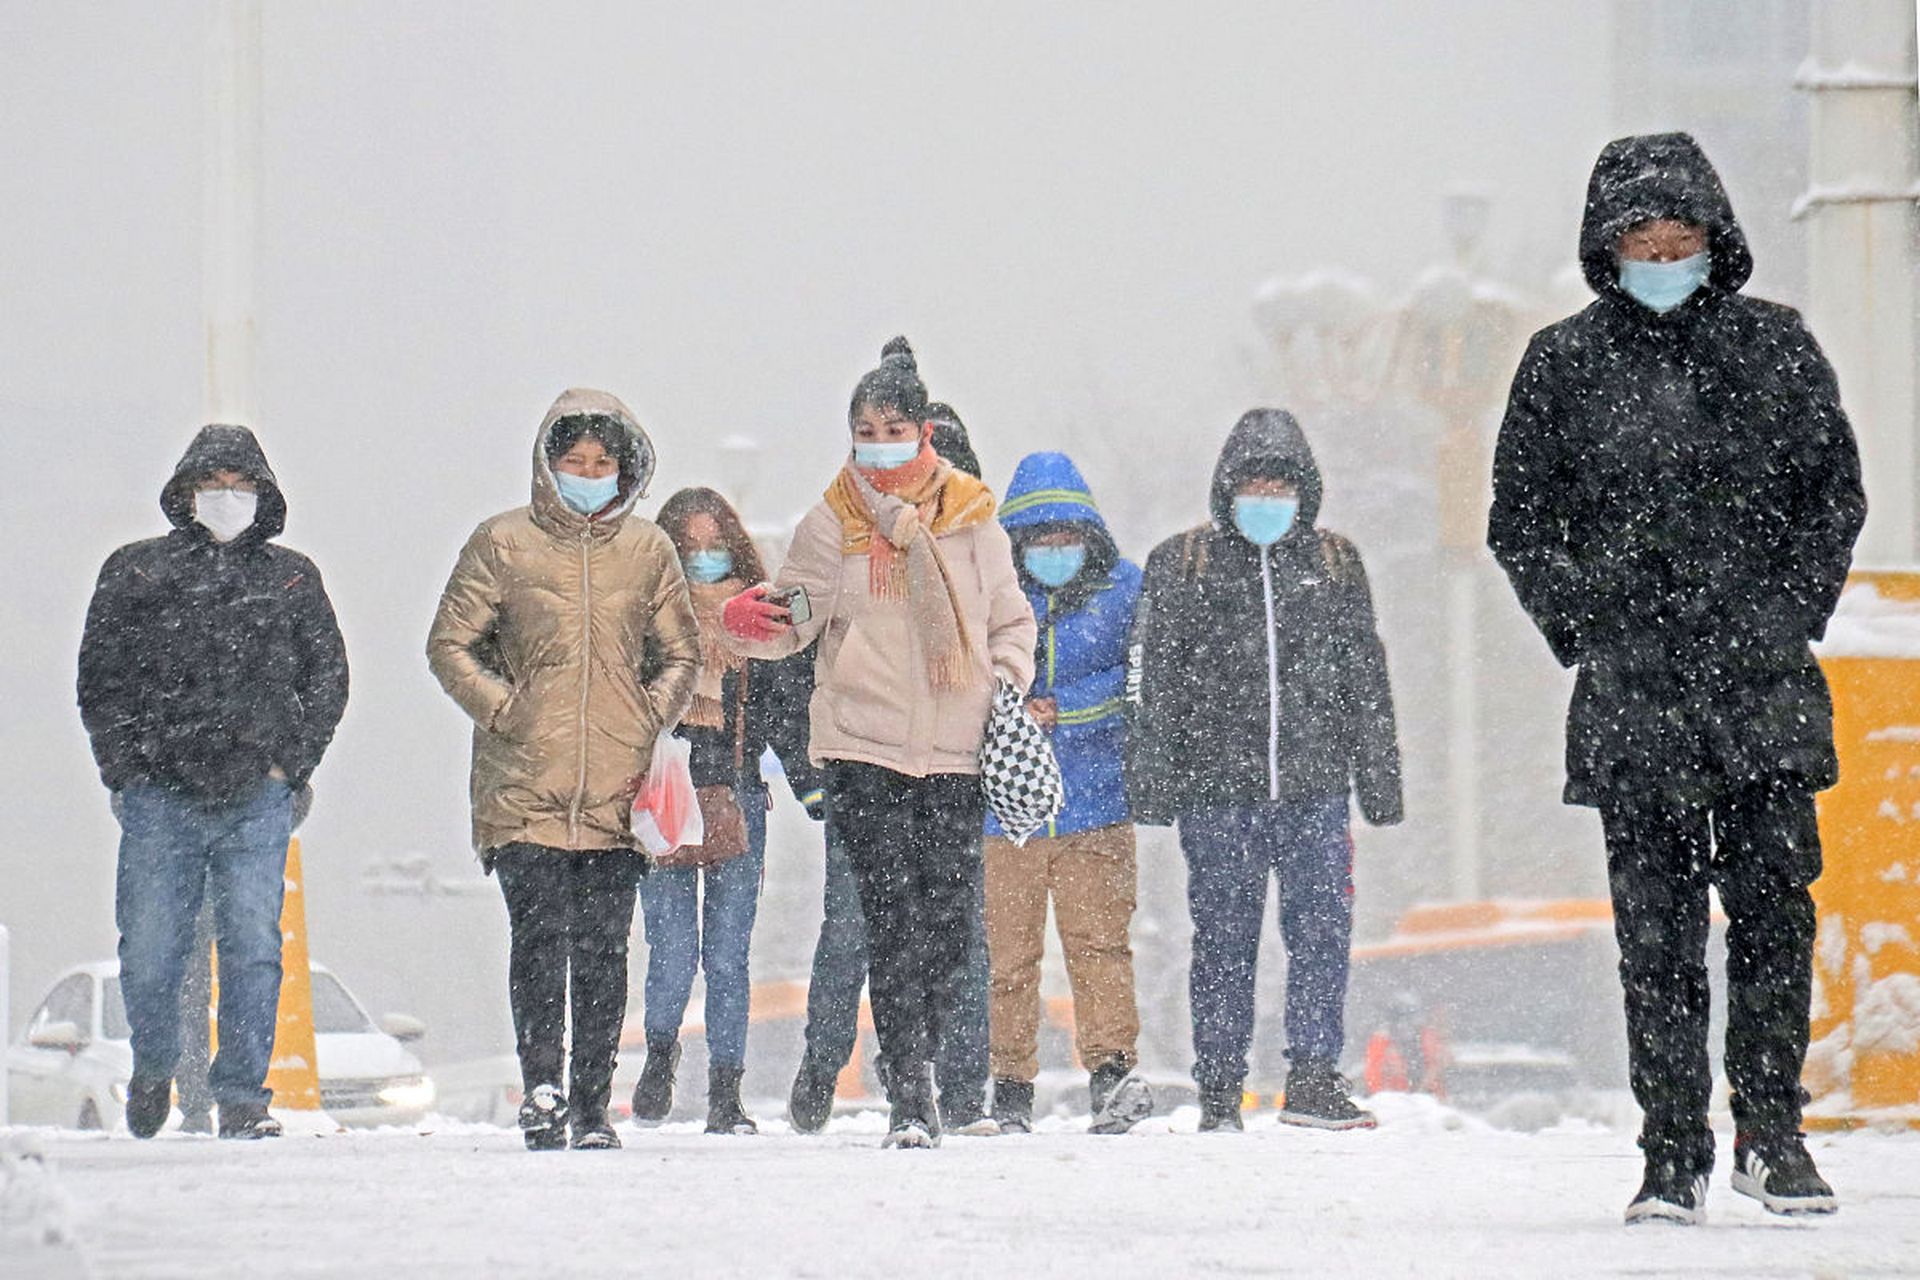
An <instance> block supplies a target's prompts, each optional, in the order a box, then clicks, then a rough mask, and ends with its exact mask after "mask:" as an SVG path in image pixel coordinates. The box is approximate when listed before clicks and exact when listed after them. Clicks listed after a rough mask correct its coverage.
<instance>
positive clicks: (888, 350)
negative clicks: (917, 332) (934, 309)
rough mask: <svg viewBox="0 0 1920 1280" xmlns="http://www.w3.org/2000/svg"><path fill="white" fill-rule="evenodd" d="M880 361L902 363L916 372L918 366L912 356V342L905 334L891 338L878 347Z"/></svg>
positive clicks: (917, 362)
mask: <svg viewBox="0 0 1920 1280" xmlns="http://www.w3.org/2000/svg"><path fill="white" fill-rule="evenodd" d="M880 363H882V364H903V365H905V366H906V367H907V368H909V369H912V370H914V371H916V372H918V370H919V368H920V362H919V361H917V360H915V359H914V358H913V344H912V343H910V342H908V341H907V338H906V335H905V334H901V335H900V336H899V337H896V338H894V339H892V340H891V341H889V342H888V343H887V345H886V346H884V347H882V348H880Z"/></svg>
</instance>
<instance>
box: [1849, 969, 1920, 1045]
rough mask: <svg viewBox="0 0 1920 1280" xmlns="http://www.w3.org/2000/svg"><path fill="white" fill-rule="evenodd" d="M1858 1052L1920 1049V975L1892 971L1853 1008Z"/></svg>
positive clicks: (1867, 989)
mask: <svg viewBox="0 0 1920 1280" xmlns="http://www.w3.org/2000/svg"><path fill="white" fill-rule="evenodd" d="M1853 1048H1854V1051H1855V1052H1856V1053H1892V1054H1906V1053H1913V1052H1916V1051H1920V977H1916V976H1914V975H1913V974H1911V973H1890V974H1888V975H1887V976H1886V977H1884V978H1877V979H1875V980H1874V981H1873V982H1872V983H1871V984H1869V985H1868V986H1867V988H1866V990H1865V991H1864V992H1863V993H1862V994H1861V996H1860V998H1859V1000H1858V1001H1857V1002H1856V1003H1855V1004H1854V1008H1853Z"/></svg>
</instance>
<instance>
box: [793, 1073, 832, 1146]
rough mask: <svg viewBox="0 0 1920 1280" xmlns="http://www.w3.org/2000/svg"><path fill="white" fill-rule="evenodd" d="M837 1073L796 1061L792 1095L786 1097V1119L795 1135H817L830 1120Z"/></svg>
mask: <svg viewBox="0 0 1920 1280" xmlns="http://www.w3.org/2000/svg"><path fill="white" fill-rule="evenodd" d="M839 1084H840V1073H839V1072H838V1071H832V1070H829V1069H827V1068H826V1067H823V1066H819V1065H817V1064H815V1063H814V1062H813V1061H812V1060H810V1059H808V1058H804V1057H803V1058H801V1059H800V1070H799V1071H798V1072H796V1073H795V1075H794V1077H793V1092H792V1093H791V1094H789V1095H788V1096H787V1119H789V1120H791V1121H793V1128H794V1132H796V1133H818V1132H820V1131H821V1130H822V1129H824V1128H826V1127H827V1121H828V1120H829V1119H831V1118H832V1117H833V1095H834V1091H835V1090H836V1089H837V1088H838V1087H839Z"/></svg>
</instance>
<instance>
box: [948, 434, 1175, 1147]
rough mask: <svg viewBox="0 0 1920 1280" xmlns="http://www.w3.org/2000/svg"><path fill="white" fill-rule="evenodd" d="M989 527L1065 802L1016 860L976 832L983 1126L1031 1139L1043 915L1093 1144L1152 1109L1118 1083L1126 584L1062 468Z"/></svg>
mask: <svg viewBox="0 0 1920 1280" xmlns="http://www.w3.org/2000/svg"><path fill="white" fill-rule="evenodd" d="M1000 523H1001V525H1002V526H1003V527H1004V528H1005V529H1006V530H1007V533H1008V535H1009V537H1010V538H1011V539H1012V542H1013V547H1014V552H1015V559H1016V563H1017V565H1018V568H1019V571H1020V583H1021V586H1022V588H1024V589H1025V591H1026V593H1027V599H1028V602H1029V603H1030V604H1031V605H1032V606H1033V613H1034V618H1035V620H1036V621H1037V622H1038V623H1039V636H1038V640H1037V643H1036V647H1035V655H1034V656H1035V669H1036V675H1035V678H1034V682H1033V687H1032V690H1031V692H1030V694H1029V696H1028V702H1027V707H1028V710H1029V711H1030V712H1032V714H1033V716H1034V718H1035V719H1036V720H1038V721H1039V722H1040V724H1041V726H1042V727H1043V728H1045V729H1046V730H1047V731H1048V732H1049V733H1050V734H1051V735H1052V738H1053V748H1054V754H1055V756H1056V757H1057V758H1058V759H1059V761H1060V770H1061V774H1062V777H1063V778H1064V780H1065V782H1066V792H1067V801H1066V805H1065V807H1064V808H1063V809H1062V810H1061V812H1060V813H1059V815H1058V816H1056V817H1055V819H1054V820H1053V821H1052V822H1050V823H1048V824H1047V827H1046V829H1045V831H1044V832H1043V833H1042V834H1040V835H1038V836H1036V837H1035V838H1033V839H1031V840H1029V841H1028V842H1027V844H1026V845H1025V846H1024V847H1022V846H1019V845H1016V844H1015V843H1014V842H1013V841H1011V840H1009V839H1007V838H1006V837H1005V835H1004V834H1003V833H1002V832H1001V831H1000V830H999V828H998V827H997V826H996V825H994V824H993V823H992V822H991V821H990V822H989V823H988V826H987V836H988V839H987V843H986V855H985V858H986V900H987V906H986V925H987V954H988V959H989V964H990V966H991V970H992V983H991V987H990V997H989V999H990V1004H989V1009H988V1021H989V1027H990V1031H989V1038H990V1055H991V1058H992V1064H993V1076H994V1084H993V1114H994V1119H996V1120H998V1121H999V1122H1000V1130H1001V1132H1002V1133H1025V1132H1028V1131H1029V1130H1030V1129H1031V1128H1032V1127H1033V1080H1034V1077H1035V1076H1036V1075H1037V1074H1038V1073H1039V1069H1040V1059H1039V1051H1038V1045H1039V1030H1040V960H1041V956H1042V954H1043V953H1044V950H1045V945H1046V927H1047V903H1048V901H1049V899H1051V901H1052V903H1053V913H1054V919H1055V921H1056V922H1057V924H1058V927H1059V931H1060V945H1061V947H1062V949H1063V950H1064V951H1065V952H1066V958H1067V976H1068V978H1069V980H1070V981H1071V982H1072V985H1073V1016H1074V1026H1075V1038H1076V1048H1077V1049H1078V1051H1079V1055H1080V1061H1081V1062H1082V1064H1084V1065H1085V1066H1086V1068H1087V1071H1088V1095H1089V1102H1090V1110H1091V1113H1092V1124H1091V1129H1092V1131H1093V1132H1095V1133H1125V1132H1126V1131H1127V1130H1128V1129H1131V1128H1132V1127H1133V1126H1134V1125H1135V1124H1136V1123H1138V1122H1139V1121H1140V1120H1141V1119H1142V1118H1143V1117H1144V1116H1146V1114H1147V1113H1148V1112H1149V1111H1151V1110H1152V1108H1153V1094H1152V1091H1151V1090H1150V1089H1149V1088H1148V1087H1147V1083H1146V1081H1145V1080H1143V1079H1142V1078H1141V1077H1140V1076H1139V1075H1137V1074H1136V1073H1135V1072H1134V1066H1135V1064H1136V1062H1137V1061H1138V1058H1137V1055H1136V1053H1135V1049H1134V1046H1135V1041H1136V1040H1138V1038H1139V1035H1140V1015H1139V1012H1138V1010H1137V1008H1136V1006H1135V1002H1134V990H1133V948H1132V945H1131V943H1130V942H1129V941H1128V937H1127V928H1128V925H1129V924H1130V923H1131V922H1132V920H1133V906H1134V837H1133V824H1132V821H1131V819H1130V818H1129V816H1128V813H1127V801H1126V783H1125V758H1126V740H1127V739H1126V735H1127V719H1126V710H1125V700H1124V694H1125V691H1126V690H1125V685H1126V669H1127V636H1128V632H1129V629H1130V627H1131V625H1132V621H1133V606H1134V602H1135V601H1136V600H1138V599H1139V595H1140V570H1139V569H1138V568H1137V567H1136V566H1134V565H1133V564H1132V563H1131V562H1129V561H1126V560H1123V559H1121V558H1120V554H1119V551H1118V550H1117V549H1116V548H1115V546H1114V543H1113V538H1112V536H1111V535H1110V534H1109V533H1108V532H1107V526H1106V522H1105V521H1104V520H1103V519H1102V518H1101V516H1100V512H1099V509H1098V508H1097V507H1095V506H1094V503H1093V497H1092V495H1091V494H1090V493H1089V492H1088V491H1087V485H1086V481H1085V480H1083V479H1082V478H1081V476H1080V472H1079V471H1078V469H1077V468H1075V467H1074V465H1073V463H1072V461H1070V460H1069V459H1068V458H1067V457H1066V456H1065V455H1064V454H1058V453H1035V454H1030V455H1028V456H1027V457H1026V458H1024V459H1022V460H1021V462H1020V466H1019V469H1018V470H1017V471H1015V473H1014V477H1013V483H1012V484H1011V485H1010V486H1009V487H1008V491H1007V498H1006V501H1005V502H1003V503H1002V504H1001V507H1000Z"/></svg>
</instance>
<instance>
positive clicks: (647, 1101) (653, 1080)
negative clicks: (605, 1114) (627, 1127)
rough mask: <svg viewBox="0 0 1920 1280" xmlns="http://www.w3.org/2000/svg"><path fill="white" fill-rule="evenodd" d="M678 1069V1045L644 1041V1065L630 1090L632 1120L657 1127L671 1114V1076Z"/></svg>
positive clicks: (673, 1042)
mask: <svg viewBox="0 0 1920 1280" xmlns="http://www.w3.org/2000/svg"><path fill="white" fill-rule="evenodd" d="M679 1066H680V1041H679V1039H678V1038H675V1039H672V1040H654V1039H652V1038H649V1039H648V1040H647V1063H646V1065H645V1066H643V1067H641V1068H640V1079H639V1080H638V1081H636V1082H635V1084H634V1086H633V1118H634V1120H635V1121H636V1122H637V1123H639V1124H659V1123H660V1122H661V1121H662V1120H665V1119H666V1118H667V1113H668V1112H669V1111H672V1110H673V1073H674V1071H675V1070H676V1069H677V1068H678V1067H679Z"/></svg>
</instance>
